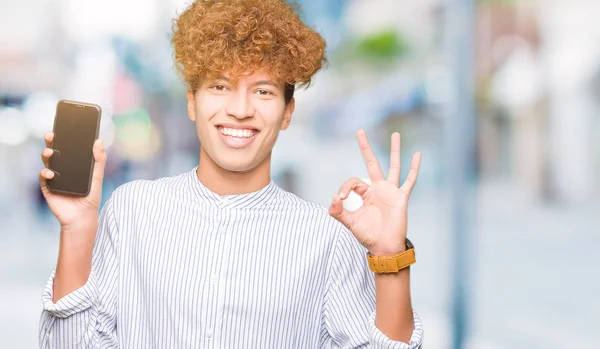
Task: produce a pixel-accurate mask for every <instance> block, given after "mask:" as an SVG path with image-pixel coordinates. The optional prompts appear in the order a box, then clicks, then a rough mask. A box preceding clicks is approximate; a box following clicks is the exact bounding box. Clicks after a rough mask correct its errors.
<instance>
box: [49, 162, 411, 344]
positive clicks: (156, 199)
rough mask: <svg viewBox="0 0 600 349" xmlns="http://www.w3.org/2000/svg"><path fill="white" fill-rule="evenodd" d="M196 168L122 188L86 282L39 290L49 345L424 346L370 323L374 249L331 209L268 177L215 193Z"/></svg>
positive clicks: (107, 209)
mask: <svg viewBox="0 0 600 349" xmlns="http://www.w3.org/2000/svg"><path fill="white" fill-rule="evenodd" d="M196 169H197V168H194V169H193V170H191V171H189V172H186V173H183V174H180V175H176V176H172V177H165V178H160V179H157V180H154V181H149V180H136V181H133V182H130V183H127V184H124V185H122V186H120V187H119V188H118V189H117V190H115V192H113V194H112V195H111V197H110V198H109V200H107V202H106V204H105V205H104V207H103V208H102V211H101V214H100V221H99V229H98V232H97V235H96V242H95V246H94V252H93V260H92V271H91V274H90V277H89V279H88V281H87V283H86V284H85V285H84V286H82V287H81V288H79V289H77V290H75V291H73V292H72V293H70V294H68V295H66V296H65V297H63V298H62V299H60V300H59V301H58V302H56V303H53V302H52V289H53V280H54V272H53V273H52V275H51V276H50V279H49V281H48V283H47V285H46V288H45V290H44V292H43V295H42V300H43V304H44V310H43V313H42V316H41V320H40V347H41V348H61V349H62V348H140V349H149V348H157V349H158V348H161V349H162V348H165V349H179V348H181V349H183V348H278V349H284V348H285V349H291V348H357V347H361V348H403V349H408V348H411V349H412V348H418V347H419V346H420V345H421V342H422V338H423V329H422V326H421V322H420V320H419V318H418V317H417V316H416V314H415V329H414V331H413V335H412V338H411V341H410V343H409V344H407V343H402V342H397V341H392V340H390V339H389V338H387V337H386V336H385V335H384V334H383V333H382V332H380V331H379V330H378V329H377V327H376V326H375V325H374V319H375V313H374V311H375V292H374V290H375V284H374V276H373V273H372V272H371V271H370V270H369V269H368V265H367V261H366V256H365V254H366V250H365V249H364V247H363V246H361V245H360V244H359V243H358V241H357V240H356V239H355V238H354V236H353V235H352V233H351V232H350V231H348V230H347V229H346V228H345V227H344V226H343V225H342V224H340V223H339V222H337V221H336V220H335V219H333V218H332V217H330V216H329V214H328V211H327V208H325V207H323V206H322V205H318V204H315V203H311V202H307V201H305V200H302V199H300V198H298V197H297V196H296V195H294V194H292V193H290V192H287V191H285V190H283V189H281V188H279V187H278V186H277V185H276V184H275V183H274V182H273V181H271V182H270V183H269V184H268V185H267V186H266V187H264V188H263V189H261V190H259V191H256V192H253V193H248V194H240V195H225V196H219V195H217V194H215V193H214V192H212V191H210V190H209V189H208V188H206V187H205V186H204V185H202V183H201V182H200V181H199V180H198V178H197V177H196Z"/></svg>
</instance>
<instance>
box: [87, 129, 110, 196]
mask: <svg viewBox="0 0 600 349" xmlns="http://www.w3.org/2000/svg"><path fill="white" fill-rule="evenodd" d="M92 151H93V153H94V172H93V173H92V188H91V192H90V194H92V192H96V193H94V194H97V193H98V192H101V191H102V181H103V180H104V168H105V166H106V151H105V150H104V143H103V142H102V140H101V139H97V140H96V141H95V142H94V147H93V150H92Z"/></svg>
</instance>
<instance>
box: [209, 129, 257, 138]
mask: <svg viewBox="0 0 600 349" xmlns="http://www.w3.org/2000/svg"><path fill="white" fill-rule="evenodd" d="M217 130H219V132H220V133H221V134H222V135H224V136H230V137H235V138H252V137H254V135H256V134H257V133H258V130H255V129H250V128H245V129H236V128H228V127H223V126H217Z"/></svg>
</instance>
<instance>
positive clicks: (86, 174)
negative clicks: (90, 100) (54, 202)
mask: <svg viewBox="0 0 600 349" xmlns="http://www.w3.org/2000/svg"><path fill="white" fill-rule="evenodd" d="M100 115H101V109H100V107H99V106H97V105H93V104H87V103H80V102H70V101H60V102H58V104H57V106H56V116H55V118H54V141H53V143H52V149H54V154H53V155H52V156H51V157H50V159H49V161H48V168H50V169H51V170H52V171H54V172H55V175H54V178H52V179H50V180H47V181H46V186H47V187H48V189H50V190H51V191H54V192H59V193H65V194H73V195H81V196H85V195H87V194H88V193H89V190H90V186H91V178H92V172H93V166H94V154H93V152H92V148H93V146H94V141H95V140H96V139H97V138H98V129H99V126H100Z"/></svg>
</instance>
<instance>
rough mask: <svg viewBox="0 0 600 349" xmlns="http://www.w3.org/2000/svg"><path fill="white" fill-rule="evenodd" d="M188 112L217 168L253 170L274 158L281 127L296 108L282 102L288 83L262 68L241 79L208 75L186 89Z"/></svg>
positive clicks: (286, 125)
mask: <svg viewBox="0 0 600 349" xmlns="http://www.w3.org/2000/svg"><path fill="white" fill-rule="evenodd" d="M187 97H188V115H189V118H190V120H192V121H194V122H195V123H196V131H197V132H198V138H199V139H200V142H201V146H202V149H203V151H204V153H206V154H207V155H208V156H209V157H210V158H211V159H212V161H213V162H214V163H216V164H217V165H218V166H219V167H221V168H223V169H225V170H228V171H232V172H247V171H250V170H253V169H254V168H256V167H257V166H258V165H260V164H261V163H263V162H264V161H265V160H266V159H267V158H270V155H271V150H272V149H273V146H274V144H275V141H276V140H277V136H278V134H279V131H280V130H285V129H286V128H287V127H288V126H289V124H290V119H291V116H292V112H293V111H294V100H293V99H292V101H290V102H289V103H288V104H287V105H286V104H285V101H284V84H283V83H279V82H275V81H273V80H271V78H270V76H269V74H267V73H266V72H264V71H259V72H256V73H253V74H252V75H248V76H244V77H242V78H240V79H239V80H238V81H237V82H236V83H235V84H234V83H233V82H231V81H230V80H229V79H228V77H227V75H223V76H222V77H221V78H219V79H216V80H208V79H205V80H204V81H203V83H202V85H201V86H200V87H199V88H198V89H197V90H196V92H195V93H192V92H191V91H188V95H187Z"/></svg>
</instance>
